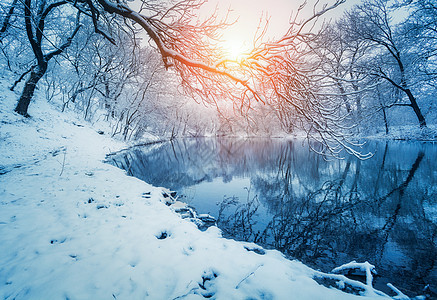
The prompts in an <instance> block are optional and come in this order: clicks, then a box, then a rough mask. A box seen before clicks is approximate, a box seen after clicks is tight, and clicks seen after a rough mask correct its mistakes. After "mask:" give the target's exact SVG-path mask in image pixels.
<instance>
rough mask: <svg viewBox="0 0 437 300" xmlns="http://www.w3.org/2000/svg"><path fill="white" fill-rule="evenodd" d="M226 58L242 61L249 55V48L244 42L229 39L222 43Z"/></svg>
mask: <svg viewBox="0 0 437 300" xmlns="http://www.w3.org/2000/svg"><path fill="white" fill-rule="evenodd" d="M222 47H223V51H224V53H223V54H224V57H225V58H226V59H229V60H232V61H237V62H238V61H241V60H242V59H243V58H244V57H245V55H247V52H248V47H247V46H245V45H244V41H240V40H238V39H227V40H225V41H223V43H222Z"/></svg>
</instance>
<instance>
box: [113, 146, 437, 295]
mask: <svg viewBox="0 0 437 300" xmlns="http://www.w3.org/2000/svg"><path fill="white" fill-rule="evenodd" d="M366 147H367V148H368V149H369V150H371V151H372V152H375V155H374V157H373V158H371V159H369V160H365V161H361V160H359V159H356V158H355V157H346V158H345V159H343V160H329V161H327V160H325V159H324V158H323V157H322V156H320V155H318V154H315V153H313V152H311V151H309V149H308V146H306V145H304V144H303V143H302V142H301V141H284V140H279V139H276V140H275V139H274V140H272V139H246V140H244V139H183V140H177V141H173V142H171V143H170V142H168V143H165V144H160V145H152V146H144V147H134V148H132V149H130V150H128V151H125V152H121V153H118V154H116V155H112V156H110V157H109V158H108V160H109V161H110V162H111V163H112V164H115V165H117V166H119V167H121V168H123V169H125V170H127V172H128V174H129V175H132V176H135V177H137V178H139V179H142V180H144V181H146V182H148V183H151V184H153V185H155V186H164V187H167V188H169V189H171V190H175V191H177V192H178V195H179V196H180V197H182V198H179V199H180V200H181V201H183V202H187V203H188V204H190V205H191V206H193V207H195V209H196V211H197V212H198V213H209V214H211V215H212V216H214V217H216V218H217V220H218V221H217V225H218V227H219V228H221V229H222V231H223V234H224V236H226V237H230V238H234V239H237V240H244V241H251V242H256V243H258V244H260V245H262V246H264V247H265V248H269V249H272V248H273V249H278V250H280V251H281V252H283V253H284V254H285V255H287V256H288V257H290V258H297V259H299V260H301V261H302V262H304V263H305V264H307V265H309V266H311V267H313V268H315V269H320V270H322V271H325V272H329V271H330V270H332V269H333V268H334V267H336V266H339V265H341V264H344V263H347V262H350V261H352V260H356V261H358V262H364V261H369V262H370V263H371V264H373V265H375V266H376V269H377V271H378V276H377V277H376V278H375V286H376V287H377V288H379V289H382V290H384V291H388V290H387V288H385V284H386V283H387V282H391V283H392V284H394V285H395V286H396V287H398V288H399V289H400V290H401V291H403V292H404V293H405V294H407V295H409V296H416V295H419V294H424V293H423V292H422V291H423V289H424V288H425V286H426V285H428V284H429V285H430V289H431V290H432V291H434V292H435V291H436V288H437V287H436V284H437V266H436V260H437V144H432V143H419V142H414V143H412V142H388V143H386V142H369V143H368V145H367V146H366ZM427 293H428V292H427ZM432 297H435V295H434V296H432Z"/></svg>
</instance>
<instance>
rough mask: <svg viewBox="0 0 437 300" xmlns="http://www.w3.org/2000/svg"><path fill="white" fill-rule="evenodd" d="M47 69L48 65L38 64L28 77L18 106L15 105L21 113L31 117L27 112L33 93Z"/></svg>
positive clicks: (16, 109)
mask: <svg viewBox="0 0 437 300" xmlns="http://www.w3.org/2000/svg"><path fill="white" fill-rule="evenodd" d="M46 70H47V65H45V66H37V67H36V68H34V69H33V70H32V71H31V72H30V77H29V78H28V79H27V81H26V83H25V84H24V88H23V92H22V93H21V97H20V99H19V100H18V103H17V106H16V107H15V111H16V112H17V113H19V114H20V115H23V116H25V117H29V114H28V113H27V109H28V107H29V104H30V100H32V97H33V94H34V92H35V88H36V84H37V83H38V81H39V80H40V79H41V78H42V77H43V76H44V74H45V72H46Z"/></svg>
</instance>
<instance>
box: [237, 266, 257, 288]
mask: <svg viewBox="0 0 437 300" xmlns="http://www.w3.org/2000/svg"><path fill="white" fill-rule="evenodd" d="M263 265H264V264H260V265H258V266H257V267H256V268H255V270H253V271H252V272H250V273H249V274H247V275H246V276H245V277H244V278H243V279H241V281H240V282H239V283H238V284H237V285H236V286H235V288H236V289H238V288H239V287H240V284H242V283H243V282H244V281H246V279H247V278H249V277H250V276H252V275H253V274H255V272H256V271H257V270H258V269H259V268H261V267H262V266H263Z"/></svg>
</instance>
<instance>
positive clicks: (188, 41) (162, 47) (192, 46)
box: [0, 0, 437, 155]
mask: <svg viewBox="0 0 437 300" xmlns="http://www.w3.org/2000/svg"><path fill="white" fill-rule="evenodd" d="M343 2H345V1H341V0H339V1H335V3H333V4H325V5H320V4H319V6H316V7H315V8H314V14H313V15H312V16H310V17H307V18H306V19H302V17H301V15H300V14H299V13H300V9H302V7H300V8H299V9H296V13H295V14H294V15H293V16H291V17H292V18H291V19H290V27H289V28H284V29H283V34H282V35H281V36H280V37H279V38H277V39H271V38H269V37H266V36H265V32H266V29H267V28H268V25H269V23H268V19H267V18H266V19H261V20H260V26H259V27H258V28H257V29H256V30H254V37H253V42H252V44H251V45H250V48H249V50H247V51H245V52H242V53H240V54H238V55H237V57H232V58H229V53H228V52H227V49H225V48H224V47H223V45H222V44H223V43H221V34H222V32H223V31H225V30H226V29H227V27H229V26H233V23H234V21H235V20H234V19H232V18H235V17H233V16H231V15H228V14H226V15H225V16H222V15H220V14H219V12H217V11H215V12H214V13H212V14H211V15H207V16H205V17H203V16H202V18H201V17H199V16H198V14H199V12H198V11H199V8H200V7H202V5H203V4H204V3H203V1H180V2H177V3H176V4H175V5H174V6H171V1H170V2H169V3H167V2H166V1H160V2H159V3H155V2H154V1H152V2H149V1H143V2H142V3H140V4H141V7H140V8H139V13H137V12H136V11H135V10H134V9H133V8H129V6H128V5H127V4H122V3H117V4H113V3H112V2H110V1H104V0H99V1H25V2H22V1H21V2H20V1H18V0H16V1H11V2H10V3H8V2H3V3H2V11H3V13H2V16H3V18H2V27H1V30H0V36H1V50H2V56H1V59H2V64H3V66H4V68H6V69H7V70H8V71H10V72H11V74H15V75H14V76H15V82H14V84H13V85H12V86H11V87H10V88H11V90H19V91H20V93H21V96H20V100H19V103H18V104H17V106H16V108H15V110H16V111H17V112H18V113H19V114H22V115H24V116H27V115H28V107H29V104H30V103H31V101H32V97H33V93H34V90H35V89H36V88H37V89H41V90H44V93H45V95H46V97H47V99H48V101H53V102H56V105H57V106H58V107H59V109H60V110H61V111H65V110H74V111H77V112H79V113H80V114H82V116H83V118H84V119H85V120H87V121H91V122H93V121H94V120H96V119H102V118H104V119H105V120H106V121H107V122H108V123H110V124H111V135H112V136H118V137H120V138H122V139H124V140H136V139H140V138H141V137H142V135H143V134H144V132H151V133H153V134H156V135H158V136H166V137H170V138H175V137H183V136H191V137H196V136H205V135H209V136H210V135H220V136H223V135H233V136H235V135H240V136H241V135H245V136H275V135H284V134H292V133H296V132H300V133H302V132H303V133H305V135H306V136H307V137H308V138H309V139H311V140H316V141H318V142H320V144H321V145H322V146H323V147H322V148H321V149H319V151H320V152H324V153H330V154H334V155H336V154H337V153H338V152H339V151H342V150H343V149H346V150H347V151H348V152H354V151H356V150H355V147H354V146H355V145H356V141H355V140H354V139H353V138H352V137H353V136H357V135H360V136H369V135H372V134H375V133H376V131H380V130H382V131H385V133H386V134H389V133H390V129H391V127H392V126H400V125H411V126H415V127H418V128H420V129H422V130H421V131H420V132H419V138H423V139H429V138H435V134H434V135H433V131H432V130H427V128H429V127H430V126H428V125H433V124H434V123H435V119H436V116H435V109H434V101H433V98H434V97H433V96H434V95H435V88H436V81H435V80H436V44H435V43H436V15H437V13H436V6H435V3H434V2H433V1H385V0H378V1H364V2H362V3H358V4H356V5H355V6H352V7H351V8H350V9H348V10H347V11H346V12H345V13H344V15H343V16H342V17H341V18H336V19H334V20H333V19H329V20H324V19H323V20H320V19H321V18H322V17H323V14H324V13H326V12H327V11H329V10H335V9H337V7H338V6H341V5H342V3H343ZM196 13H197V14H196ZM315 24H316V25H317V26H315ZM197 103H201V104H203V105H197ZM408 133H410V132H408ZM403 138H408V137H407V136H403Z"/></svg>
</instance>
